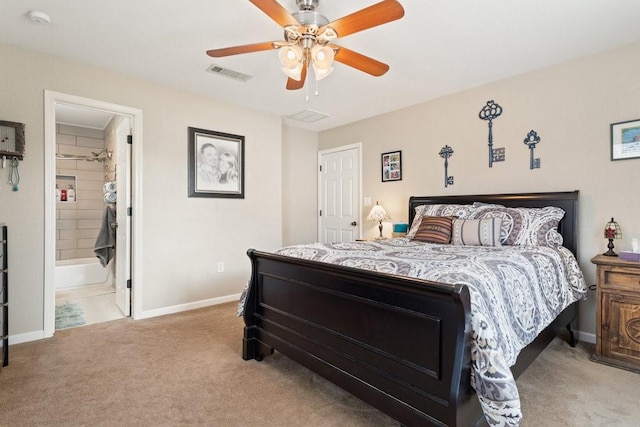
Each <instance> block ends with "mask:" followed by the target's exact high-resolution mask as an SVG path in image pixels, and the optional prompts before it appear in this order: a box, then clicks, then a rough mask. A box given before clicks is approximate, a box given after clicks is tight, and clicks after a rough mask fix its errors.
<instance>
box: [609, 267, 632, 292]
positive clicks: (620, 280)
mask: <svg viewBox="0 0 640 427" xmlns="http://www.w3.org/2000/svg"><path fill="white" fill-rule="evenodd" d="M603 274H604V278H603V279H604V280H603V281H602V286H621V287H630V288H631V289H632V290H639V291H640V274H639V273H638V270H631V269H628V270H627V269H624V268H613V269H608V268H603Z"/></svg>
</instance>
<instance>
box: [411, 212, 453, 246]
mask: <svg viewBox="0 0 640 427" xmlns="http://www.w3.org/2000/svg"><path fill="white" fill-rule="evenodd" d="M451 220H452V218H450V217H446V216H423V217H422V221H420V227H418V231H416V234H415V235H414V236H413V240H418V241H420V242H426V243H442V244H448V243H449V242H450V241H451Z"/></svg>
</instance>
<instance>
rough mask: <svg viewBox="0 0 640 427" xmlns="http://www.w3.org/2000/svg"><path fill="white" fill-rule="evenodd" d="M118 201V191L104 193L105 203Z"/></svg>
mask: <svg viewBox="0 0 640 427" xmlns="http://www.w3.org/2000/svg"><path fill="white" fill-rule="evenodd" d="M117 201H118V193H104V202H105V203H115V202H117Z"/></svg>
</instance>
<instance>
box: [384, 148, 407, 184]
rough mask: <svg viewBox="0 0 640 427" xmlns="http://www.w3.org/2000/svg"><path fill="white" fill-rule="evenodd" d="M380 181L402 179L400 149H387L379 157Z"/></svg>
mask: <svg viewBox="0 0 640 427" xmlns="http://www.w3.org/2000/svg"><path fill="white" fill-rule="evenodd" d="M380 163H381V171H382V182H389V181H401V180H402V151H400V150H398V151H389V152H388V153H382V155H381V157H380Z"/></svg>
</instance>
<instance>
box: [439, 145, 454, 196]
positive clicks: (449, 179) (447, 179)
mask: <svg viewBox="0 0 640 427" xmlns="http://www.w3.org/2000/svg"><path fill="white" fill-rule="evenodd" d="M439 154H440V157H442V158H443V159H444V186H445V188H446V187H448V186H450V185H453V176H449V175H448V172H447V168H448V167H449V157H451V156H452V155H453V148H451V147H449V146H448V145H445V146H444V147H442V149H441V150H440V153H439Z"/></svg>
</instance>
